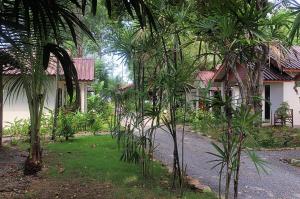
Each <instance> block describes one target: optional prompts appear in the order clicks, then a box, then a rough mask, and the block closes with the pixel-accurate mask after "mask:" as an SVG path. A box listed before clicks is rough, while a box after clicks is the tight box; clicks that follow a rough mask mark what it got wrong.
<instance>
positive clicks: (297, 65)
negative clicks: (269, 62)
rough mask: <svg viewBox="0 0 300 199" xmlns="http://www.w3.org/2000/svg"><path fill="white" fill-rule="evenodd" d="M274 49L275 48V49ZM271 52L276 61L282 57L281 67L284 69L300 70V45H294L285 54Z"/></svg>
mask: <svg viewBox="0 0 300 199" xmlns="http://www.w3.org/2000/svg"><path fill="white" fill-rule="evenodd" d="M273 51H274V50H273ZM275 54H276V53H275V52H272V49H271V52H270V57H271V58H272V59H273V60H274V61H275V62H278V59H279V58H276V57H280V66H279V67H280V68H281V67H282V69H283V70H300V46H293V47H291V49H290V50H289V52H287V53H286V54H285V55H284V53H277V54H278V55H277V56H276V55H275Z"/></svg>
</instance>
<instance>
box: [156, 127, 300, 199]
mask: <svg viewBox="0 0 300 199" xmlns="http://www.w3.org/2000/svg"><path fill="white" fill-rule="evenodd" d="M155 140H156V141H155V142H156V145H157V149H156V153H155V157H156V158H157V159H159V160H161V161H163V162H164V163H167V164H168V165H172V151H173V143H172V140H171V136H170V135H169V134H168V133H166V132H165V131H163V130H157V133H156V139H155ZM178 140H180V141H179V145H180V149H181V131H180V130H179V133H178ZM210 142H211V140H210V139H209V138H207V137H204V136H200V135H198V134H196V133H191V132H187V133H186V135H185V139H184V146H185V148H184V155H185V160H184V162H185V163H186V164H187V173H188V175H190V176H192V177H194V178H198V179H199V180H200V181H201V182H203V183H204V184H206V185H209V186H210V187H211V188H212V189H213V191H215V192H217V190H218V171H217V170H216V169H214V170H212V169H211V167H212V166H213V164H211V163H208V161H209V160H212V159H214V157H213V156H212V155H210V154H208V153H206V152H213V151H214V148H213V147H212V146H211V144H210ZM258 155H259V156H260V157H262V158H263V159H264V160H265V161H267V162H268V174H265V173H261V174H260V176H259V175H258V174H257V172H256V169H255V166H254V165H253V163H252V162H251V160H249V158H248V157H247V156H246V155H245V154H243V155H242V165H241V177H240V189H239V198H241V199H250V198H253V199H300V168H297V167H293V166H290V165H287V164H286V163H283V162H281V161H280V159H281V158H300V150H289V151H260V152H258Z"/></svg>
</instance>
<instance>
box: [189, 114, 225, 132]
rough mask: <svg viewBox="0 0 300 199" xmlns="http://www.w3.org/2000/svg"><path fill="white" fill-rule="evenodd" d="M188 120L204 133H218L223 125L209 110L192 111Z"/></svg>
mask: <svg viewBox="0 0 300 199" xmlns="http://www.w3.org/2000/svg"><path fill="white" fill-rule="evenodd" d="M190 120H191V123H192V126H193V128H194V129H196V130H199V131H201V133H204V134H211V133H214V132H216V133H218V132H220V131H221V129H222V127H223V125H222V124H223V123H222V122H221V120H220V119H219V118H218V117H217V116H215V115H214V114H213V113H212V112H209V111H204V110H197V111H194V112H193V113H192V114H191V116H190Z"/></svg>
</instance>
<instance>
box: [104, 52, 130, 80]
mask: <svg viewBox="0 0 300 199" xmlns="http://www.w3.org/2000/svg"><path fill="white" fill-rule="evenodd" d="M103 59H104V61H105V62H106V63H108V64H109V65H111V66H113V68H112V69H111V70H110V71H109V73H110V75H111V76H113V77H117V76H118V77H120V78H121V79H122V81H123V82H125V83H131V82H132V81H131V80H130V79H129V72H128V68H127V65H126V64H124V63H122V60H121V59H120V57H119V56H117V55H113V54H105V55H104V56H103Z"/></svg>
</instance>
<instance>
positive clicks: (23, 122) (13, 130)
mask: <svg viewBox="0 0 300 199" xmlns="http://www.w3.org/2000/svg"><path fill="white" fill-rule="evenodd" d="M29 128H30V122H29V120H28V119H15V120H14V121H13V122H7V125H6V126H5V127H4V135H7V136H12V137H14V138H18V139H21V140H26V139H28V138H29Z"/></svg>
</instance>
